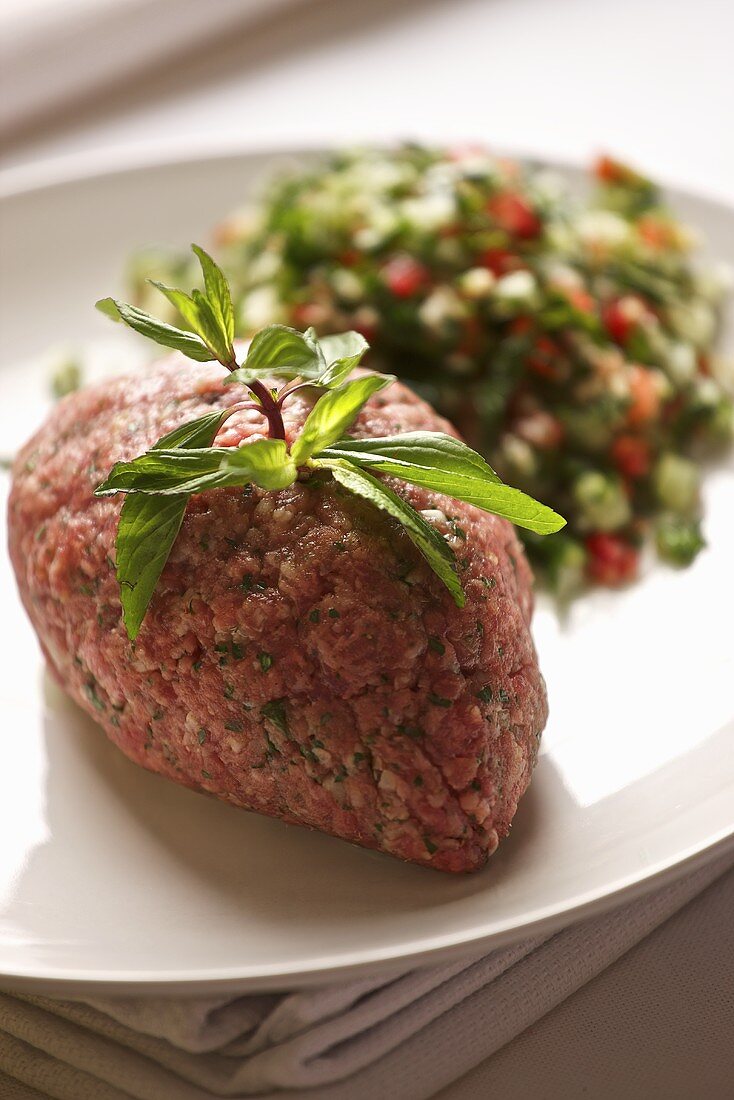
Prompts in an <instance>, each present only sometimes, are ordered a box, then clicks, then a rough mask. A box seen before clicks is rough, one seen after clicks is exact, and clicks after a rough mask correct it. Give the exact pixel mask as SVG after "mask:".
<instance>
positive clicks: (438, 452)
mask: <svg viewBox="0 0 734 1100" xmlns="http://www.w3.org/2000/svg"><path fill="white" fill-rule="evenodd" d="M321 457H323V458H338V459H346V460H347V461H349V462H353V463H354V464H355V465H358V466H360V467H362V468H363V469H369V470H375V471H379V472H380V473H383V474H389V475H391V476H392V477H399V478H402V480H403V481H408V482H410V483H411V484H412V485H421V486H423V488H425V489H433V490H435V491H436V492H438V493H444V494H445V495H446V496H449V497H453V498H454V499H455V500H463V501H465V502H466V503H467V504H474V505H476V507H477V508H482V509H483V510H484V511H485V512H492V513H493V514H494V515H497V516H503V517H504V518H505V519H509V520H511V521H512V523H515V524H517V526H518V527H526V528H527V529H528V530H529V531H535V532H536V534H539V535H549V534H552V533H553V532H554V531H559V530H560V529H561V527H563V526H564V525H565V523H566V521H565V519H563V517H562V516H559V515H558V514H557V512H554V511H553V509H552V508H548V507H547V506H546V505H545V504H540V503H538V501H537V500H533V498H532V497H530V496H528V495H527V494H526V493H523V492H521V491H520V490H519V489H513V488H511V487H510V486H508V485H503V484H502V482H501V481H500V479H499V478H498V477H497V475H496V474H495V472H494V470H492V468H491V467H490V466H488V465H487V463H486V462H485V461H484V459H483V458H482V457H481V455H478V454H477V453H476V451H472V450H471V448H470V447H467V446H466V444H464V443H461V442H460V441H459V440H458V439H454V438H453V437H452V436H448V435H444V434H442V433H441V432H406V433H405V435H399V436H390V437H386V438H384V439H342V440H340V441H339V442H338V443H336V444H335V445H333V446H330V447H328V449H327V450H326V451H324V452H322V455H321Z"/></svg>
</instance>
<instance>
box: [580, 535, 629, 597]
mask: <svg viewBox="0 0 734 1100" xmlns="http://www.w3.org/2000/svg"><path fill="white" fill-rule="evenodd" d="M585 541H586V549H587V552H588V555H589V557H588V562H587V566H586V569H587V573H588V575H589V577H590V578H591V579H592V580H593V581H596V583H597V584H603V585H607V586H608V587H610V588H616V587H618V586H619V585H622V584H627V583H628V582H629V581H631V580H634V578H635V577H636V576H637V570H638V567H639V561H640V555H639V551H638V550H637V549H636V547H634V546H631V545H630V543H629V542H627V541H626V540H625V539H623V538H620V537H619V535H610V534H607V533H606V532H604V531H598V532H597V533H596V534H593V535H589V536H588V538H587V539H586V540H585Z"/></svg>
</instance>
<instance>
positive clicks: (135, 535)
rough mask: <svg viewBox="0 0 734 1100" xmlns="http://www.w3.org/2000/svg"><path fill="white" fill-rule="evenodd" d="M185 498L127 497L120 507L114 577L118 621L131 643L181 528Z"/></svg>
mask: <svg viewBox="0 0 734 1100" xmlns="http://www.w3.org/2000/svg"><path fill="white" fill-rule="evenodd" d="M187 501H188V497H187V496H184V497H178V496H174V497H166V498H165V499H160V498H158V497H140V496H130V497H128V498H127V499H126V501H125V503H124V504H123V506H122V511H121V512H120V522H119V525H118V528H117V542H116V554H117V579H118V582H119V584H120V600H121V602H122V621H123V623H124V624H125V629H126V631H127V635H128V637H129V638H130V641H132V642H134V641H135V639H136V638H137V636H138V632H139V631H140V626H141V624H142V621H143V618H144V617H145V612H146V611H147V610H148V604H149V603H150V598H151V596H152V595H153V592H154V591H155V587H156V585H157V584H158V580H159V579H160V575H161V573H162V572H163V567H164V565H165V564H166V562H167V561H168V556H169V554H170V552H171V547H172V546H173V544H174V542H175V541H176V536H177V535H178V532H179V531H180V529H181V523H182V522H183V517H184V512H185V511H186V502H187Z"/></svg>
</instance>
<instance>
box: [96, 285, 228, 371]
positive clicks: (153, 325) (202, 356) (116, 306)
mask: <svg viewBox="0 0 734 1100" xmlns="http://www.w3.org/2000/svg"><path fill="white" fill-rule="evenodd" d="M96 305H97V309H98V310H99V311H100V312H101V313H104V314H105V316H107V317H111V318H112V320H113V321H124V323H125V324H126V325H127V326H128V327H129V328H131V329H134V330H135V332H139V333H140V335H141V336H147V337H148V339H150V340H154V341H155V342H156V344H162V345H163V347H166V348H173V349H174V350H175V351H181V352H183V354H184V355H186V356H188V358H189V359H195V360H196V361H197V363H208V362H210V361H211V360H212V359H215V358H216V356H215V355H213V354H212V352H211V351H210V349H209V348H208V347H207V346H206V344H205V343H204V341H203V340H202V339H201V338H200V337H199V336H197V335H196V334H195V333H193V332H186V330H185V329H180V328H174V326H173V325H167V324H166V323H165V321H158V320H157V319H156V318H155V317H151V315H150V314H149V313H145V312H144V311H143V310H142V309H138V308H137V306H131V305H128V304H127V303H126V302H118V301H117V300H116V299H114V298H101V299H100V301H98V302H97V303H96Z"/></svg>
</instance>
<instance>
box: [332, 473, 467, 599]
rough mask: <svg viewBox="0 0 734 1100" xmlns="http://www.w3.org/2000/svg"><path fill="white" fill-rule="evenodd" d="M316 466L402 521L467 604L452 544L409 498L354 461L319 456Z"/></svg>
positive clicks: (430, 563) (430, 561) (447, 584)
mask: <svg viewBox="0 0 734 1100" xmlns="http://www.w3.org/2000/svg"><path fill="white" fill-rule="evenodd" d="M314 465H315V466H317V467H319V468H325V469H328V470H330V471H331V474H332V476H333V477H334V479H335V480H336V481H338V482H339V484H340V485H343V486H344V488H345V489H348V490H349V492H351V493H355V494H356V495H357V496H360V497H363V498H364V499H365V500H368V501H370V503H371V504H374V505H375V506H376V507H377V508H380V509H382V511H384V512H387V513H388V515H391V516H392V517H393V518H394V519H397V520H399V522H400V523H401V524H402V526H403V528H404V529H405V532H406V534H407V535H408V536H409V538H410V539H411V540H412V542H413V543H414V544H415V545H416V546H417V547H418V549H419V550H420V552H421V554H423V556H424V558H425V559H426V561H427V562H428V564H429V565H430V567H431V569H432V570H433V571H434V573H436V574H437V575H438V576H439V577H440V578H441V580H442V581H443V583H444V584H445V585H446V587H447V588H448V590H449V592H450V593H451V595H452V596H453V598H454V602H455V603H456V606H457V607H463V606H464V604H465V603H466V595H465V594H464V589H463V588H462V587H461V581H460V580H459V577H458V573H457V571H456V560H455V558H454V555H453V553H452V551H451V548H450V546H449V545H448V543H447V542H446V540H445V539H443V538H442V537H441V535H440V534H439V533H438V531H437V530H436V529H435V527H432V526H431V525H430V523H428V521H427V520H425V519H424V518H423V516H422V515H421V514H420V512H417V511H416V510H415V508H413V507H412V506H411V505H410V504H408V502H407V501H405V500H403V498H402V497H400V496H398V494H397V493H395V492H393V490H392V489H390V488H389V487H388V486H387V485H385V484H384V483H383V482H382V481H379V480H378V479H377V478H376V477H373V476H372V474H369V473H367V472H366V471H365V470H360V469H359V468H358V467H356V466H353V465H352V464H351V463H350V462H346V461H343V460H340V459H333V460H332V459H324V458H317V459H315V461H314Z"/></svg>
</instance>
